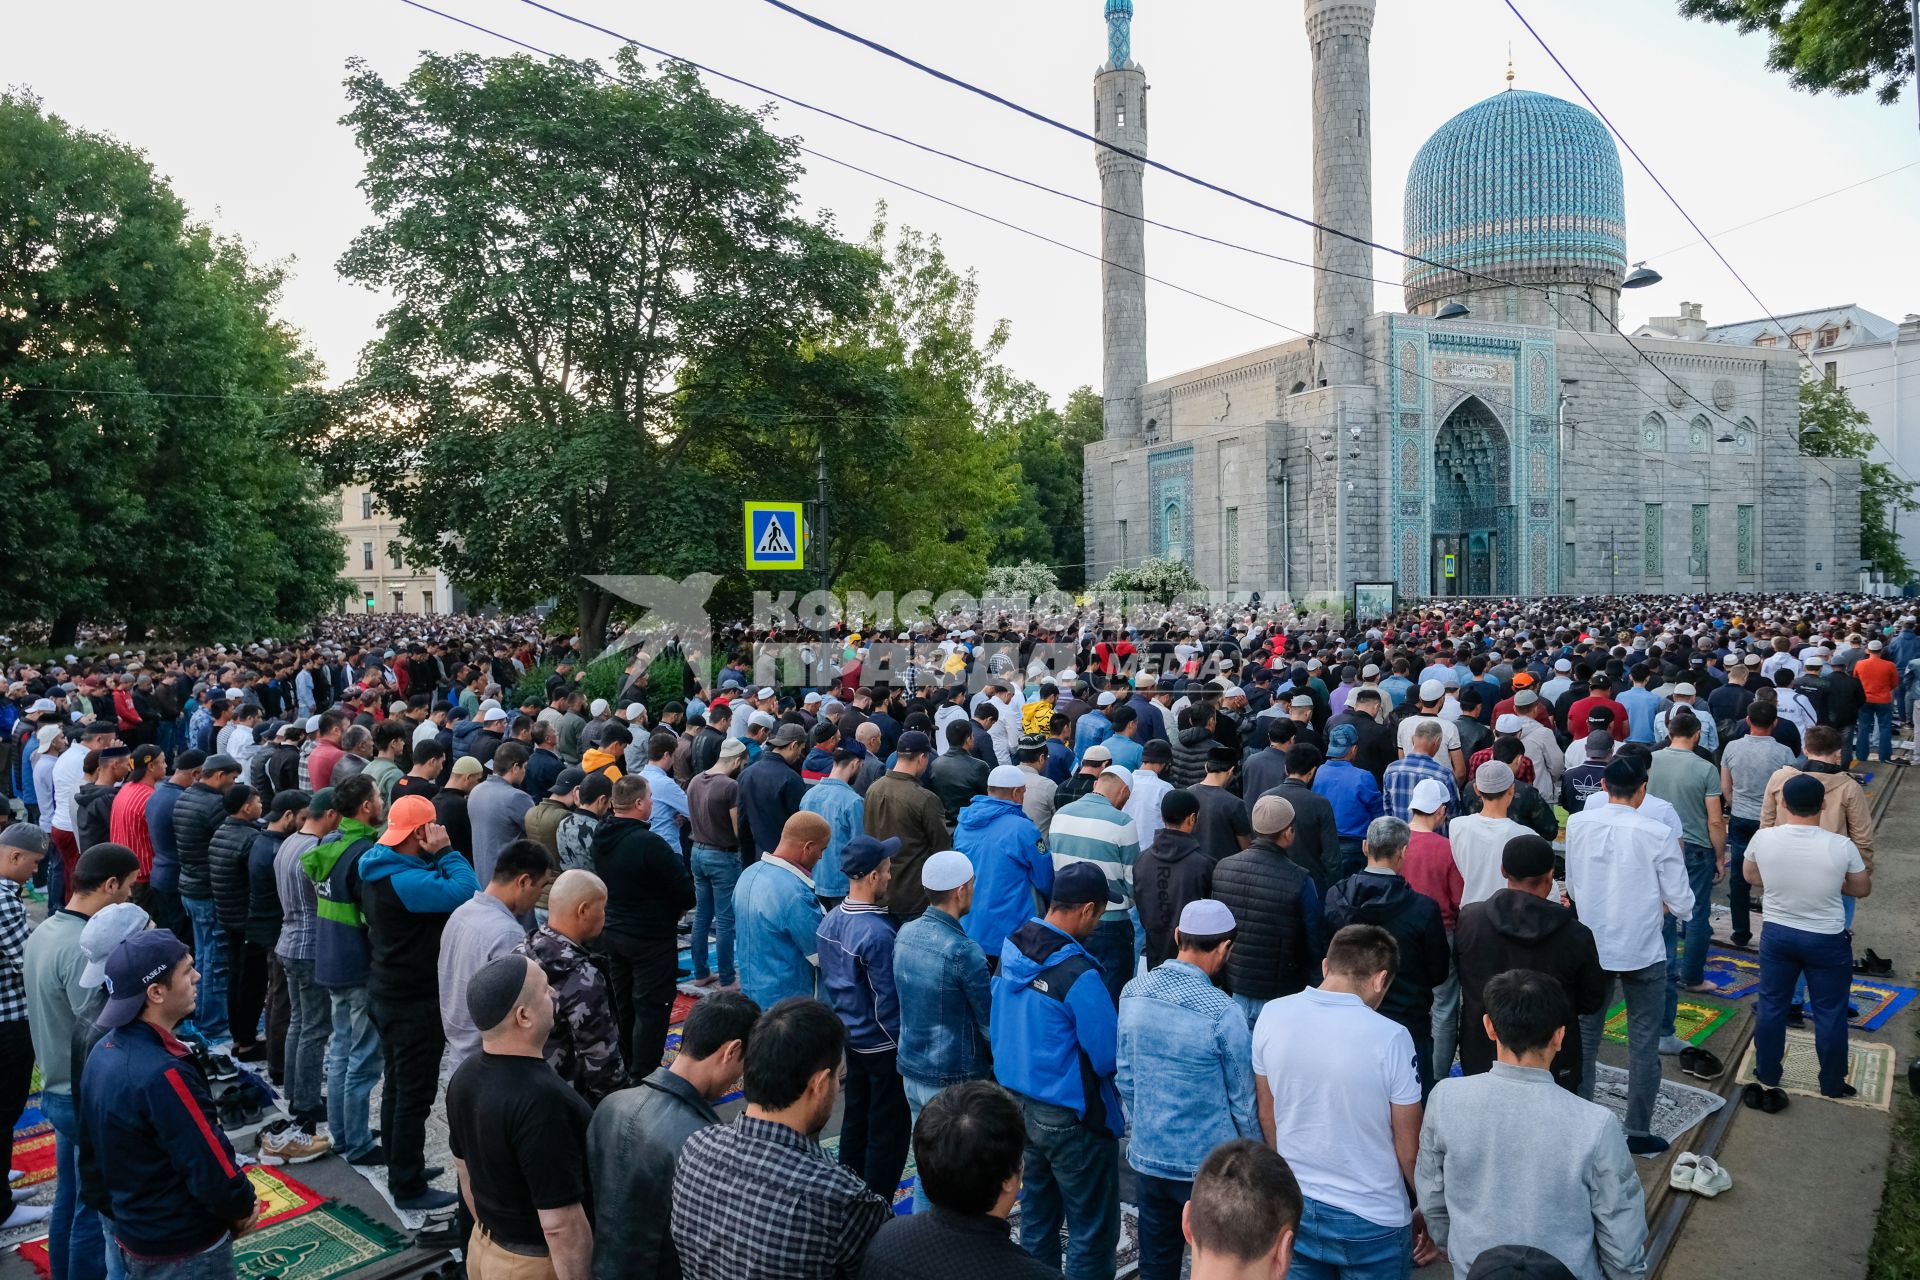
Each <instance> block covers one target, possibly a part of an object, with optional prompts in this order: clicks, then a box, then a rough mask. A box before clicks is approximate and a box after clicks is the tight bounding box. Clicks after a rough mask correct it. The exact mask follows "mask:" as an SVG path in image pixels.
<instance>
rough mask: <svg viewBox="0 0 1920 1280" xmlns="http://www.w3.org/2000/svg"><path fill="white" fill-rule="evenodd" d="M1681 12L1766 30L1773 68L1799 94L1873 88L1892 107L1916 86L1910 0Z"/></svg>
mask: <svg viewBox="0 0 1920 1280" xmlns="http://www.w3.org/2000/svg"><path fill="white" fill-rule="evenodd" d="M1680 12H1681V13H1683V14H1685V15H1686V16H1687V17H1689V18H1703V19H1705V20H1706V21H1708V22H1720V23H1731V24H1732V25H1734V26H1736V27H1738V28H1739V29H1740V31H1741V32H1742V33H1743V34H1749V35H1750V34H1752V33H1754V32H1756V31H1760V32H1765V33H1766V36H1767V39H1768V41H1769V48H1768V50H1767V66H1768V67H1769V68H1771V69H1772V70H1774V71H1784V72H1786V73H1787V76H1788V78H1789V79H1790V80H1791V81H1792V82H1793V85H1794V87H1795V88H1797V89H1806V90H1808V91H1809V92H1813V93H1823V92H1824V93H1834V94H1840V95H1847V94H1855V93H1865V92H1866V91H1867V90H1868V89H1872V90H1873V91H1874V96H1875V97H1877V98H1878V99H1879V100H1880V101H1881V102H1882V103H1887V104H1892V103H1894V102H1898V101H1899V100H1900V93H1901V91H1902V90H1903V89H1904V88H1905V87H1906V86H1907V85H1908V84H1910V83H1911V82H1912V81H1913V75H1914V32H1913V19H1912V15H1911V11H1910V10H1909V8H1908V4H1907V0H1680ZM1876 82H1877V83H1876Z"/></svg>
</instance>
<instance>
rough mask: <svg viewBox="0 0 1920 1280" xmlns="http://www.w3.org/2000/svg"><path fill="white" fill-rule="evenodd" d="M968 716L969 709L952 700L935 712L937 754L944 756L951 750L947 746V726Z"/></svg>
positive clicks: (935, 751) (934, 734)
mask: <svg viewBox="0 0 1920 1280" xmlns="http://www.w3.org/2000/svg"><path fill="white" fill-rule="evenodd" d="M967 718H968V717H967V709H966V708H965V707H957V706H955V705H953V704H952V703H951V702H949V703H948V704H947V705H946V706H944V707H941V708H940V709H939V710H938V711H936V712H934V713H933V749H934V750H933V753H934V754H935V755H937V756H943V755H945V754H947V752H948V751H949V750H950V748H949V747H948V746H947V726H948V725H950V724H952V723H954V722H955V721H957V720H965V719H967Z"/></svg>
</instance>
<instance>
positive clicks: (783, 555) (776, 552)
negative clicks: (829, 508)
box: [746, 502, 806, 569]
mask: <svg viewBox="0 0 1920 1280" xmlns="http://www.w3.org/2000/svg"><path fill="white" fill-rule="evenodd" d="M804 505H805V504H804V503H799V502H749V503H747V504H746V526H747V529H746V532H747V568H749V569H803V568H805V567H806V553H805V550H804V548H803V547H802V545H801V541H800V540H801V536H802V531H803V526H802V519H801V514H800V513H801V509H802V507H804Z"/></svg>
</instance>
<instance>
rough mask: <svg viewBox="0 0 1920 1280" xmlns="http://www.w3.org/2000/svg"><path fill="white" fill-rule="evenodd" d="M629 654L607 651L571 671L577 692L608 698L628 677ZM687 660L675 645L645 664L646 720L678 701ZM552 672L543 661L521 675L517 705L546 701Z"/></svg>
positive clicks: (655, 718)
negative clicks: (578, 688) (577, 687)
mask: <svg viewBox="0 0 1920 1280" xmlns="http://www.w3.org/2000/svg"><path fill="white" fill-rule="evenodd" d="M631 660H632V655H631V654H630V653H627V652H624V651H623V652H620V653H610V654H607V655H605V656H603V657H599V658H595V659H594V660H593V661H592V662H590V663H588V664H587V665H586V666H585V667H583V668H580V669H578V670H576V671H575V672H574V681H575V683H577V684H578V685H579V686H580V692H581V693H582V694H584V695H586V699H587V701H588V702H589V703H591V702H592V701H593V700H594V699H595V698H605V699H607V700H608V701H609V702H611V701H612V700H613V695H614V694H616V693H618V692H619V691H620V686H621V685H622V684H623V683H625V681H626V678H627V663H628V662H629V661H631ZM686 671H687V660H686V659H685V658H684V657H682V656H681V654H680V651H679V650H678V649H669V650H667V651H666V652H664V653H661V654H659V655H658V656H656V657H655V658H654V659H653V661H652V663H650V664H649V665H648V667H647V693H646V698H645V702H646V704H647V721H648V723H649V724H658V723H659V722H660V709H661V708H662V707H664V706H666V705H667V704H668V703H669V702H674V701H678V700H679V698H680V696H681V690H682V689H683V688H684V687H685V680H686ZM552 674H553V664H552V663H550V662H549V663H545V664H543V665H541V666H538V667H535V668H534V669H533V670H531V671H529V672H527V674H526V675H524V676H522V677H521V679H520V683H519V684H518V685H516V686H514V690H513V700H514V704H515V705H516V706H517V705H519V704H520V703H522V702H527V701H534V702H538V703H540V704H541V705H543V706H544V705H545V704H546V701H547V677H548V676H550V675H552Z"/></svg>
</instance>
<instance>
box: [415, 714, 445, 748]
mask: <svg viewBox="0 0 1920 1280" xmlns="http://www.w3.org/2000/svg"><path fill="white" fill-rule="evenodd" d="M439 736H440V726H439V725H437V724H435V723H434V722H433V718H432V717H431V716H429V717H428V718H427V719H425V720H422V721H421V722H420V727H419V728H417V729H415V730H414V731H413V745H414V746H416V747H418V746H419V745H420V744H421V743H423V742H425V741H427V740H428V739H429V738H438V737H439Z"/></svg>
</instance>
